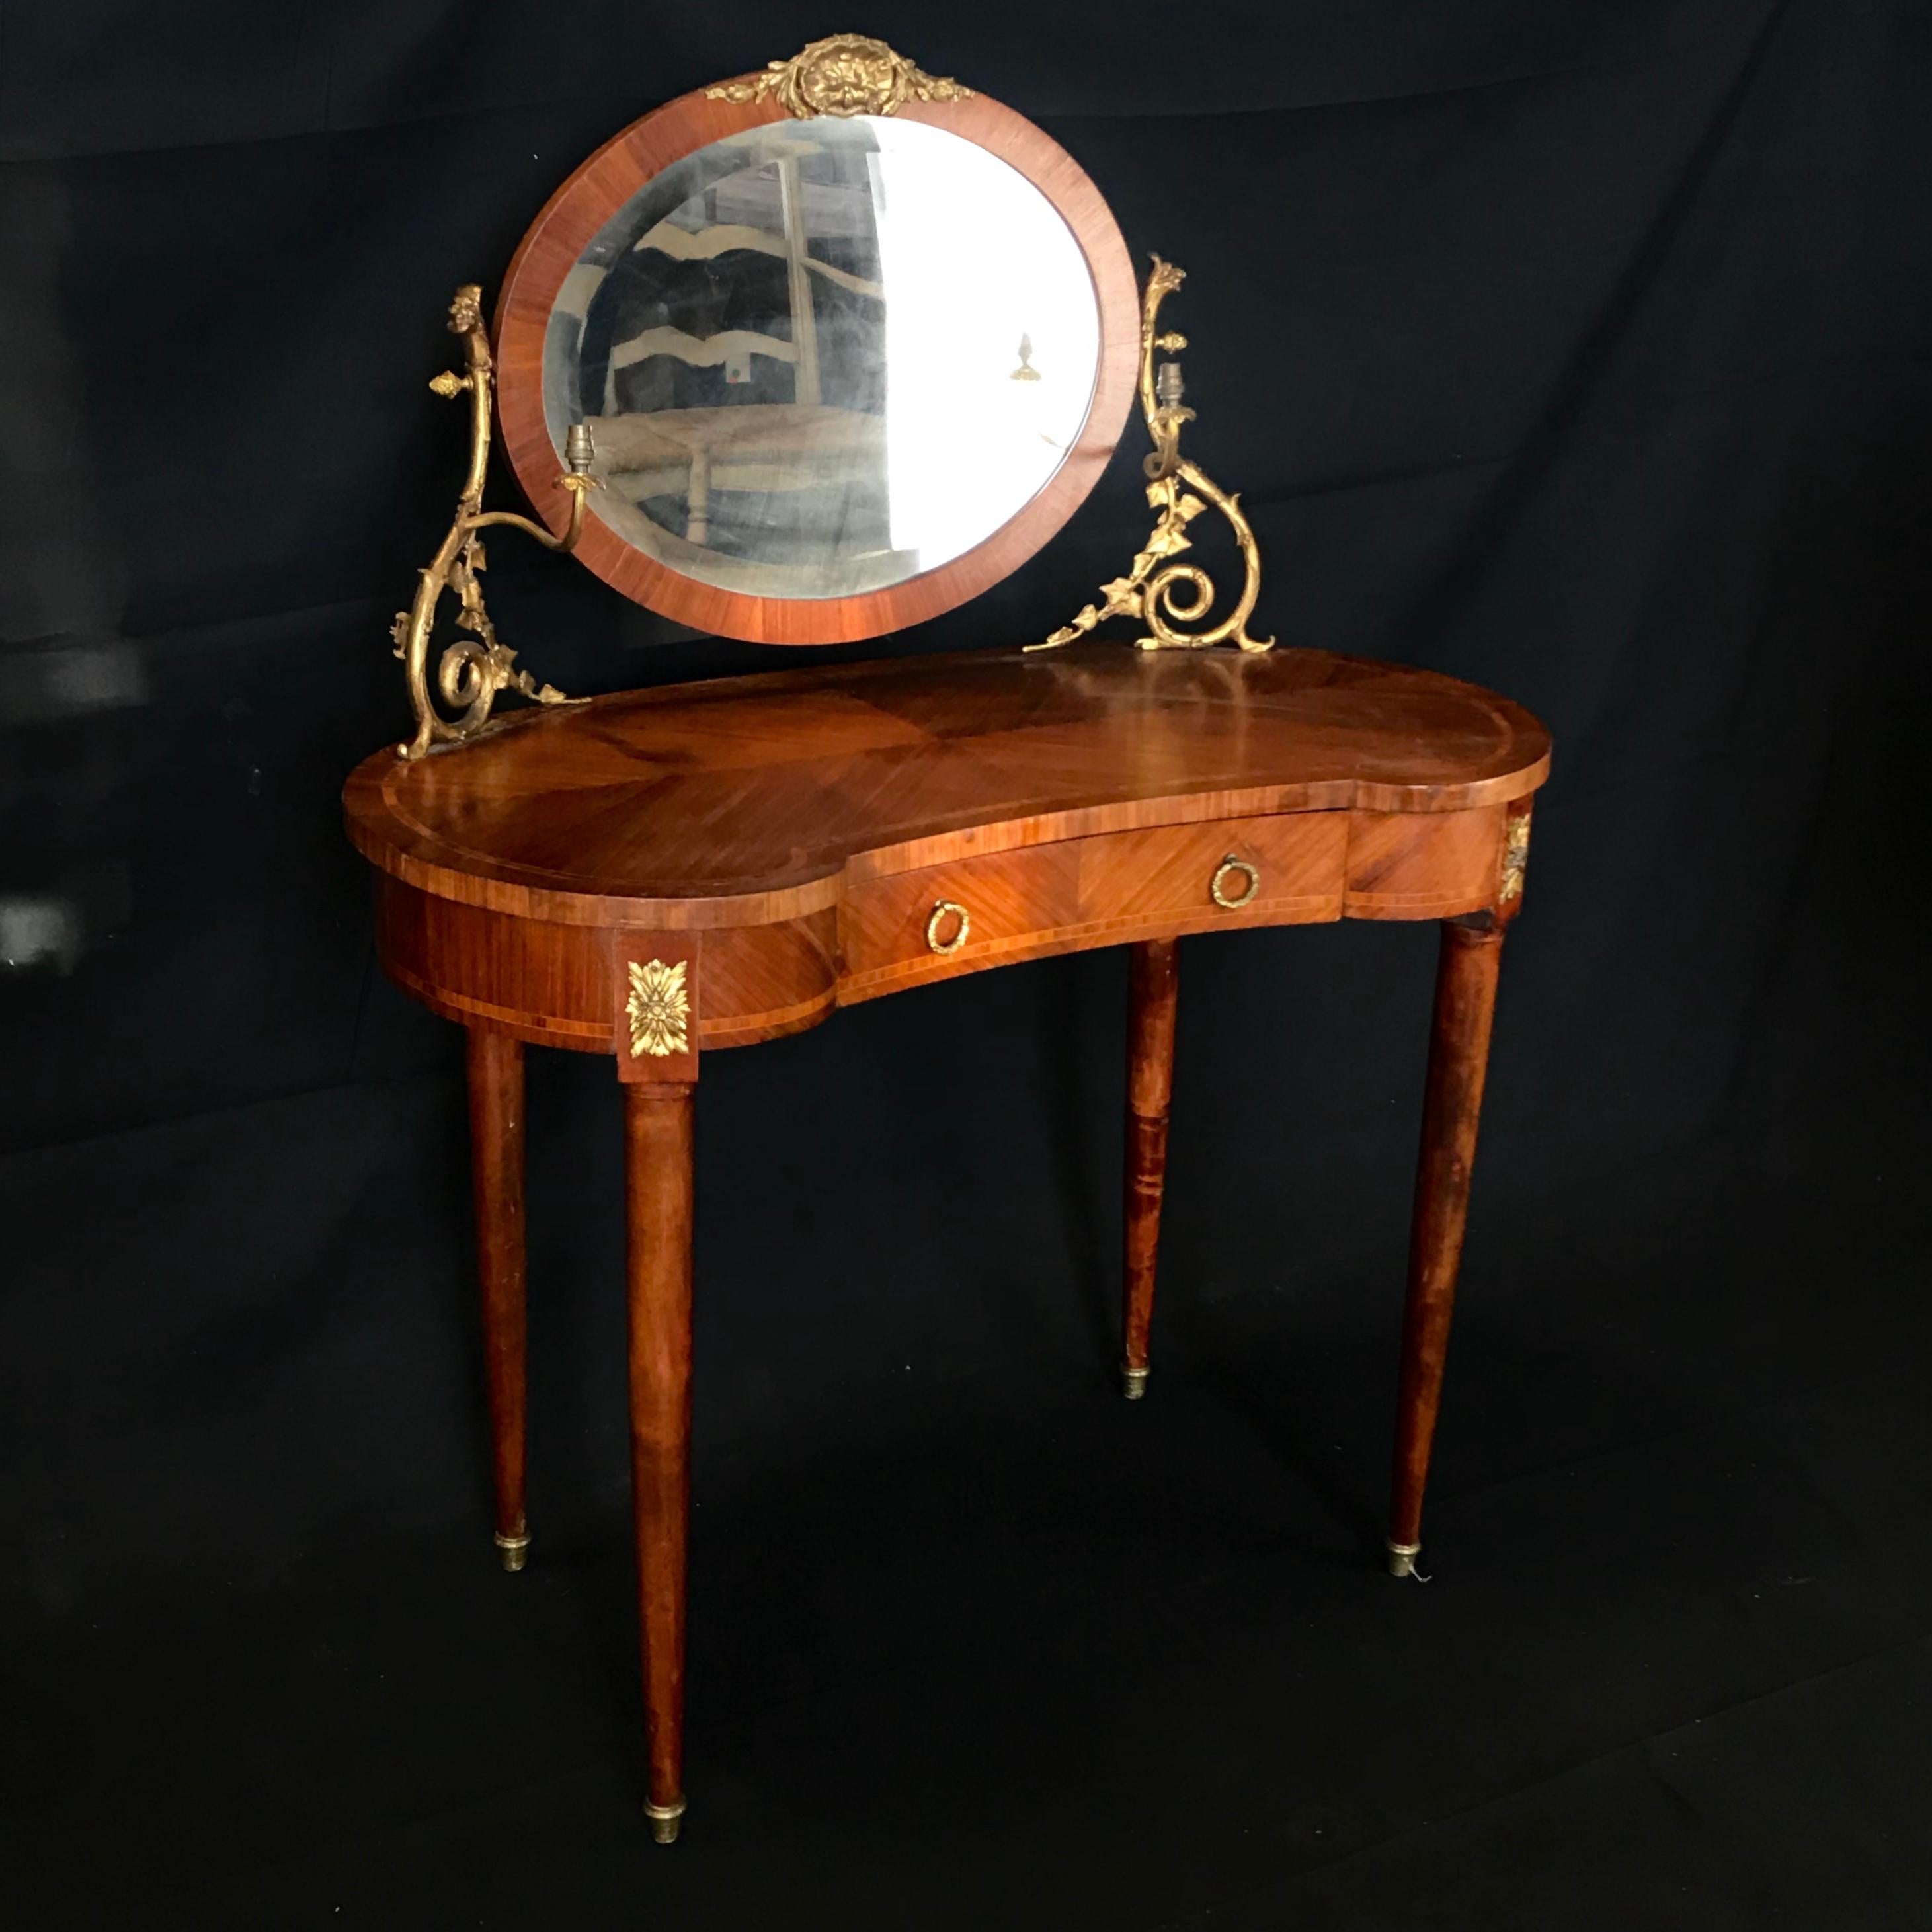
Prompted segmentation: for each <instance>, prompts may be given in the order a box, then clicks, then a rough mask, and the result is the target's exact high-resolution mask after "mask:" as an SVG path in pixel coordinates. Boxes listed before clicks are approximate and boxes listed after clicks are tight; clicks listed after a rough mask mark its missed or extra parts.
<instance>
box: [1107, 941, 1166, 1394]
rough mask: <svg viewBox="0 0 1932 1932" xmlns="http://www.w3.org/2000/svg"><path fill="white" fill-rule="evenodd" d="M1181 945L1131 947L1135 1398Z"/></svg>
mask: <svg viewBox="0 0 1932 1932" xmlns="http://www.w3.org/2000/svg"><path fill="white" fill-rule="evenodd" d="M1179 953H1180V948H1179V947H1178V944H1176V943H1175V941H1173V940H1172V939H1151V940H1148V941H1146V942H1145V944H1142V945H1139V946H1130V947H1128V949H1127V959H1128V967H1127V988H1128V994H1127V998H1128V1008H1127V1310H1126V1319H1125V1322H1124V1328H1125V1331H1126V1338H1127V1343H1126V1351H1125V1355H1124V1360H1123V1361H1122V1363H1121V1379H1122V1382H1123V1383H1124V1386H1125V1388H1126V1391H1127V1397H1128V1399H1129V1400H1130V1401H1131V1400H1135V1399H1136V1398H1138V1397H1140V1396H1142V1395H1144V1394H1146V1392H1147V1379H1148V1330H1149V1329H1150V1328H1151V1326H1152V1325H1153V1322H1154V1259H1155V1256H1156V1253H1157V1250H1159V1248H1160V1202H1161V1193H1162V1190H1163V1188H1164V1187H1166V1182H1167V1115H1168V1106H1169V1102H1170V1100H1172V1097H1173V1093H1174V1018H1175V1007H1176V1003H1177V995H1178V990H1179V987H1178V972H1179V959H1178V956H1179Z"/></svg>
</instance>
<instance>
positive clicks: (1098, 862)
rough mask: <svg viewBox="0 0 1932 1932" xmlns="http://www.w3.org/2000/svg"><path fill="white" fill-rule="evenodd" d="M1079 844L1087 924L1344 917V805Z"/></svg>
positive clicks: (1183, 924)
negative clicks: (1326, 809)
mask: <svg viewBox="0 0 1932 1932" xmlns="http://www.w3.org/2000/svg"><path fill="white" fill-rule="evenodd" d="M1348 844H1349V814H1347V813H1346V812H1345V811H1295V812H1279V813H1276V814H1272V815H1271V816H1270V817H1265V818H1232V819H1223V820H1218V821H1217V822H1215V823H1210V824H1205V825H1162V826H1155V827H1154V828H1153V829H1150V830H1148V831H1145V832H1109V833H1106V834H1105V835H1103V836H1101V837H1100V838H1082V839H1080V840H1078V841H1076V849H1077V850H1079V854H1080V902H1081V915H1082V924H1083V925H1085V926H1090V927H1091V928H1093V929H1094V930H1096V931H1097V932H1099V931H1101V930H1103V929H1106V928H1107V927H1110V926H1119V927H1121V928H1122V929H1126V928H1127V927H1130V926H1144V925H1145V924H1146V923H1147V922H1148V921H1149V920H1151V919H1158V920H1163V921H1169V922H1174V924H1175V930H1177V931H1182V932H1205V931H1209V930H1211V929H1213V928H1214V927H1216V926H1286V925H1298V924H1301V923H1304V922H1310V921H1313V920H1317V919H1339V918H1340V916H1342V883H1343V870H1344V866H1345V863H1346V853H1347V850H1348Z"/></svg>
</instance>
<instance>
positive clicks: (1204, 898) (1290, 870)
mask: <svg viewBox="0 0 1932 1932" xmlns="http://www.w3.org/2000/svg"><path fill="white" fill-rule="evenodd" d="M1347 820H1348V814H1346V812H1340V811H1310V812H1292V813H1282V814H1274V815H1271V816H1269V817H1256V818H1240V819H1223V820H1214V821H1211V822H1209V823H1204V824H1197V825H1163V826H1151V827H1149V828H1148V829H1145V830H1142V831H1135V832H1104V833H1101V834H1100V835H1097V836H1095V837H1093V838H1070V839H1067V840H1064V841H1060V842H1058V843H1057V844H1050V845H1038V846H1031V847H1026V848H1025V849H1023V850H1018V851H1010V852H998V853H984V854H981V855H978V856H973V857H970V858H964V859H957V860H954V861H953V862H950V863H947V864H942V865H924V866H920V867H918V868H915V869H913V870H911V871H904V872H896V873H892V874H886V876H884V877H874V878H870V879H865V880H859V881H857V882H855V883H853V885H852V886H851V887H850V889H848V891H847V894H846V898H845V902H844V905H843V907H841V911H840V916H839V937H840V943H841V952H842V953H843V956H844V968H843V971H842V973H841V980H840V990H841V998H844V999H846V1000H848V1001H850V1000H856V999H864V998H867V997H868V996H869V995H872V994H874V993H881V992H887V991H889V990H891V989H892V988H895V987H897V986H905V985H907V984H910V983H913V982H916V981H917V980H926V979H937V978H941V977H944V976H946V975H947V974H950V973H956V972H969V971H972V970H973V969H974V968H975V967H979V966H990V965H995V964H997V963H998V962H1001V961H1002V960H1006V959H1015V958H1019V957H1023V956H1025V955H1027V954H1028V953H1046V952H1055V951H1064V950H1069V949H1070V948H1073V947H1079V946H1082V945H1099V946H1103V945H1107V944H1112V943H1114V941H1115V940H1116V939H1118V940H1121V941H1124V940H1127V939H1131V938H1145V937H1146V936H1147V935H1148V932H1150V931H1151V930H1154V929H1158V930H1160V931H1163V932H1205V931H1207V930H1209V929H1212V928H1213V927H1215V926H1286V925H1292V924H1300V923H1302V922H1307V921H1312V920H1318V919H1336V918H1339V917H1340V915H1341V910H1342V896H1343V872H1344V866H1345V862H1346V852H1347V847H1348V823H1347Z"/></svg>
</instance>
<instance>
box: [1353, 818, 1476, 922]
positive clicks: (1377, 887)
mask: <svg viewBox="0 0 1932 1932" xmlns="http://www.w3.org/2000/svg"><path fill="white" fill-rule="evenodd" d="M1506 815H1507V814H1506V813H1505V808H1503V807H1502V805H1478V806H1476V807H1474V808H1472V809H1471V810H1469V811H1414V812H1399V811H1353V812H1351V813H1350V814H1349V892H1348V900H1347V903H1346V905H1345V906H1344V907H1343V911H1344V912H1345V913H1346V915H1347V916H1349V918H1350V919H1449V918H1452V917H1454V916H1455V915H1456V914H1457V913H1466V912H1475V911H1477V910H1480V909H1481V907H1484V906H1488V905H1493V904H1495V903H1496V895H1497V893H1498V892H1499V891H1500V889H1501V888H1502V860H1503V834H1504V830H1505V826H1504V820H1505V817H1506Z"/></svg>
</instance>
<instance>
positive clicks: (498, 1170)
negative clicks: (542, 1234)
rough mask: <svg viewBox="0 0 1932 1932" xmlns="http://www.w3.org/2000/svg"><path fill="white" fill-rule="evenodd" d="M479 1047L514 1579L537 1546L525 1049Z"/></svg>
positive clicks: (475, 1169)
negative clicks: (532, 1516) (531, 1467)
mask: <svg viewBox="0 0 1932 1932" xmlns="http://www.w3.org/2000/svg"><path fill="white" fill-rule="evenodd" d="M469 1173H470V1182H471V1185H472V1188H473V1190H474V1191H475V1201H476V1271H477V1275H478V1282H479V1285H480V1286H481V1290H482V1301H483V1360H484V1372H485V1374H486V1376H487V1381H488V1385H489V1391H490V1448H491V1451H492V1461H493V1466H494V1469H495V1474H496V1552H497V1554H498V1556H499V1557H500V1558H501V1559H502V1565H503V1568H505V1570H520V1569H521V1568H523V1563H524V1559H525V1558H526V1556H527V1555H528V1554H529V1547H530V1538H529V1524H528V1523H527V1521H526V1518H525V1516H524V1513H523V1436H524V1416H525V1388H526V1366H525V1349H526V1340H525V1337H526V1328H525V1321H524V1286H523V1283H524V1264H523V1043H522V1041H520V1040H513V1039H511V1037H510V1036H509V1035H508V1034H506V1033H488V1032H485V1031H483V1030H482V1029H481V1028H477V1027H472V1028H469Z"/></svg>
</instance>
